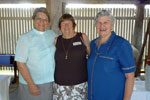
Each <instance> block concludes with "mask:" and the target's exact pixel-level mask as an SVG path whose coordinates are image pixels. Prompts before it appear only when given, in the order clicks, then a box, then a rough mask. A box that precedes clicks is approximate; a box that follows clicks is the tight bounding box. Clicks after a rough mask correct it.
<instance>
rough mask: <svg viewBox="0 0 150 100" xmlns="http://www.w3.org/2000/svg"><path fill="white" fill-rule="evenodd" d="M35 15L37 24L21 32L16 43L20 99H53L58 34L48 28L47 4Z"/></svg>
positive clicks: (36, 11) (35, 12)
mask: <svg viewBox="0 0 150 100" xmlns="http://www.w3.org/2000/svg"><path fill="white" fill-rule="evenodd" d="M32 18H33V23H34V28H33V29H32V30H30V31H29V32H27V33H25V34H23V35H21V37H20V38H19V40H18V42H17V47H16V55H15V60H16V61H17V66H18V69H19V72H20V73H19V83H20V84H19V90H18V100H52V82H53V81H54V67H55V61H54V54H55V49H56V48H55V44H54V38H55V37H56V36H57V35H56V34H55V33H54V32H53V31H52V30H47V28H48V22H49V15H48V12H47V10H46V9H45V8H37V9H36V10H35V11H34V13H33V17H32Z"/></svg>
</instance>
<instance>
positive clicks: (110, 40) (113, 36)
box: [95, 31, 116, 45]
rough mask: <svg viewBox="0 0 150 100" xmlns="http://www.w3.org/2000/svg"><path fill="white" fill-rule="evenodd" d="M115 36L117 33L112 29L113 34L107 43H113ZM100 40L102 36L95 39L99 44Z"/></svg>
mask: <svg viewBox="0 0 150 100" xmlns="http://www.w3.org/2000/svg"><path fill="white" fill-rule="evenodd" d="M115 36H116V33H115V32H114V31H112V34H111V36H110V38H109V39H108V41H107V42H106V43H105V44H107V43H108V44H109V43H111V42H112V41H113V40H114V38H115ZM99 40H100V38H97V39H96V41H95V43H96V45H98V43H99Z"/></svg>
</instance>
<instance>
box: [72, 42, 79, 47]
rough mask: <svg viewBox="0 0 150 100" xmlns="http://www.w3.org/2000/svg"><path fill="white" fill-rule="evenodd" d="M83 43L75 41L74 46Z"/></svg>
mask: <svg viewBox="0 0 150 100" xmlns="http://www.w3.org/2000/svg"><path fill="white" fill-rule="evenodd" d="M76 45H81V42H73V46H76Z"/></svg>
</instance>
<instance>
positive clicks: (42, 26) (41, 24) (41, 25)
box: [33, 12, 48, 32]
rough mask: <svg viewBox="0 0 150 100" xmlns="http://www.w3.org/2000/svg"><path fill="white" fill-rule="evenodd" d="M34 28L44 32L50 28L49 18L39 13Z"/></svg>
mask: <svg viewBox="0 0 150 100" xmlns="http://www.w3.org/2000/svg"><path fill="white" fill-rule="evenodd" d="M33 22H34V28H35V29H37V30H39V31H42V32H44V31H45V30H46V29H47V28H48V17H47V15H46V14H45V13H43V12H38V13H37V15H36V17H35V19H34V21H33Z"/></svg>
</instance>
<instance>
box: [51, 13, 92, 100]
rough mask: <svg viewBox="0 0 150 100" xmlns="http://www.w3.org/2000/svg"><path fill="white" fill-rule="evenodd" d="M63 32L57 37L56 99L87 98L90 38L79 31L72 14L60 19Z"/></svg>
mask: <svg viewBox="0 0 150 100" xmlns="http://www.w3.org/2000/svg"><path fill="white" fill-rule="evenodd" d="M58 26H59V28H60V30H61V32H62V35H60V36H59V37H58V38H56V39H55V43H56V53H55V62H56V68H55V75H54V77H55V83H54V96H53V98H54V100H86V99H87V66H86V61H87V59H86V56H87V54H90V46H89V39H88V37H87V36H86V35H85V34H81V33H77V32H75V31H74V29H75V26H76V24H75V20H74V18H73V17H72V15H70V14H64V15H62V16H61V17H60V19H59V25H58Z"/></svg>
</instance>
